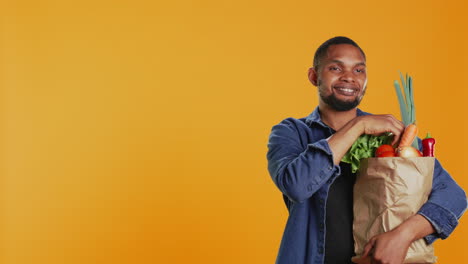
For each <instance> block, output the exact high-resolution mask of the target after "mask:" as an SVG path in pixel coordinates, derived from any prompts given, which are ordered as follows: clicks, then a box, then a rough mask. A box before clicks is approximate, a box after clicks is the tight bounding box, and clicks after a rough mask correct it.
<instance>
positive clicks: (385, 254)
mask: <svg viewBox="0 0 468 264" xmlns="http://www.w3.org/2000/svg"><path fill="white" fill-rule="evenodd" d="M411 243H412V239H411V238H410V237H409V236H408V235H407V234H404V233H401V232H398V231H396V230H394V231H390V232H386V233H383V234H380V235H377V236H374V237H372V238H371V239H370V240H369V242H368V243H367V245H366V246H365V247H364V254H363V256H362V258H366V257H367V256H370V259H371V262H370V263H372V264H384V263H385V264H402V263H403V261H404V260H405V257H406V253H407V252H408V248H409V246H410V245H411Z"/></svg>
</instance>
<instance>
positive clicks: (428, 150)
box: [422, 133, 436, 157]
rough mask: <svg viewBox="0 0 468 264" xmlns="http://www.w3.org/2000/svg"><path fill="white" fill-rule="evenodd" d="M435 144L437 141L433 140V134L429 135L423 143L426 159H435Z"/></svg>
mask: <svg viewBox="0 0 468 264" xmlns="http://www.w3.org/2000/svg"><path fill="white" fill-rule="evenodd" d="M435 143H436V141H435V139H434V138H431V134H429V133H427V136H426V138H425V139H423V141H422V145H423V156H424V157H434V147H435V146H434V145H435Z"/></svg>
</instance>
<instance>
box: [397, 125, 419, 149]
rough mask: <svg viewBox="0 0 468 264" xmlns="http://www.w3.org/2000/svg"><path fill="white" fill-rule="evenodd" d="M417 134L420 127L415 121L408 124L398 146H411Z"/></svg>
mask: <svg viewBox="0 0 468 264" xmlns="http://www.w3.org/2000/svg"><path fill="white" fill-rule="evenodd" d="M417 135H418V127H417V126H416V125H415V124H414V123H413V124H409V125H408V126H406V128H405V131H403V135H402V136H401V139H400V144H399V145H398V147H400V148H401V147H406V146H410V145H411V144H412V143H413V141H414V139H415V138H416V136H417Z"/></svg>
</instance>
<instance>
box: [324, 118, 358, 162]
mask: <svg viewBox="0 0 468 264" xmlns="http://www.w3.org/2000/svg"><path fill="white" fill-rule="evenodd" d="M363 131H364V128H363V124H362V122H360V120H359V117H357V118H354V119H352V120H351V121H349V122H348V123H347V124H346V125H344V126H343V127H342V128H341V129H340V130H338V131H337V132H336V133H335V134H333V135H332V136H331V137H329V138H328V139H327V141H328V145H329V146H330V149H331V151H332V152H333V163H334V164H335V165H338V164H340V161H341V159H342V158H343V156H344V155H345V154H346V152H347V151H348V149H349V148H350V147H351V146H352V145H353V143H354V142H355V141H356V140H357V138H358V137H359V136H361V135H362V133H363Z"/></svg>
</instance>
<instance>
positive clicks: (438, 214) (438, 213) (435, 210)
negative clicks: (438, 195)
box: [418, 202, 458, 244]
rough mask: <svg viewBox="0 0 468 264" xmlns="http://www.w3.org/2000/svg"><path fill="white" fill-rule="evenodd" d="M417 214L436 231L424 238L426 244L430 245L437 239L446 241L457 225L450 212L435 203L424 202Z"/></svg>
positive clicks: (455, 218) (456, 220)
mask: <svg viewBox="0 0 468 264" xmlns="http://www.w3.org/2000/svg"><path fill="white" fill-rule="evenodd" d="M418 214H420V215H422V216H424V217H425V218H426V219H427V220H428V221H429V222H430V223H431V224H432V226H433V227H434V229H435V230H436V233H434V234H430V235H428V236H426V237H424V239H425V240H426V243H427V244H432V243H433V242H434V241H435V240H436V239H437V238H441V239H446V238H447V237H448V236H449V235H450V233H452V231H453V230H454V229H455V227H456V226H457V225H458V219H457V217H456V216H455V215H454V214H453V213H452V212H450V211H448V210H447V209H445V208H443V207H442V206H440V205H437V204H435V203H431V202H426V203H425V204H424V205H423V206H422V207H421V209H419V211H418Z"/></svg>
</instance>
